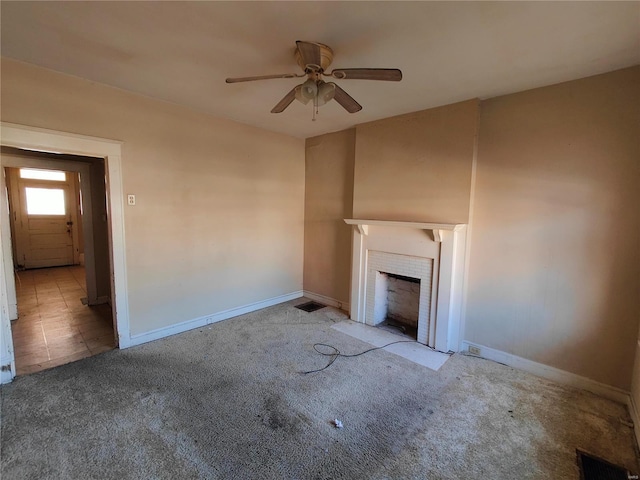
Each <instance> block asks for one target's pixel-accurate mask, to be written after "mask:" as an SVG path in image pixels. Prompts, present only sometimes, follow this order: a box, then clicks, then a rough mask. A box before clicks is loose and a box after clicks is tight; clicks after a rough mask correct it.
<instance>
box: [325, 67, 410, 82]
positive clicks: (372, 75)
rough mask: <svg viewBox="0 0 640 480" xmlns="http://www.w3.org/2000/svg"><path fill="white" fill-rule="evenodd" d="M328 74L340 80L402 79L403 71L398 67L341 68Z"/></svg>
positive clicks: (395, 80) (388, 80)
mask: <svg viewBox="0 0 640 480" xmlns="http://www.w3.org/2000/svg"><path fill="white" fill-rule="evenodd" d="M326 75H328V76H331V77H333V78H337V79H339V80H384V81H387V82H399V81H400V80H402V72H401V71H400V70H398V69H397V68H341V69H338V70H334V71H333V72H331V73H327V74H326Z"/></svg>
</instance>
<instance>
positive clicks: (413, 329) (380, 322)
mask: <svg viewBox="0 0 640 480" xmlns="http://www.w3.org/2000/svg"><path fill="white" fill-rule="evenodd" d="M419 309H420V279H419V278H413V277H407V276H404V275H397V274H394V273H387V272H377V274H376V291H375V308H374V320H375V325H376V326H378V327H381V328H384V329H385V330H389V331H391V332H393V333H399V334H403V335H405V336H407V337H411V338H412V339H414V340H417V338H418V312H419Z"/></svg>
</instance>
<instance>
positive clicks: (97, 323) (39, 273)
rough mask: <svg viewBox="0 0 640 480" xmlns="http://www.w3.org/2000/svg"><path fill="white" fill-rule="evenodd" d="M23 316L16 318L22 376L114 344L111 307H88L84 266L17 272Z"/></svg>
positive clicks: (15, 337)
mask: <svg viewBox="0 0 640 480" xmlns="http://www.w3.org/2000/svg"><path fill="white" fill-rule="evenodd" d="M16 293H17V299H18V320H15V321H13V322H11V331H12V335H13V346H14V350H15V361H16V371H17V374H18V375H24V374H27V373H33V372H38V371H40V370H45V369H47V368H52V367H55V366H58V365H63V364H65V363H69V362H73V361H76V360H79V359H81V358H85V357H89V356H92V355H96V354H98V353H102V352H105V351H107V350H112V349H113V348H115V341H114V332H113V322H112V314H111V307H110V306H109V305H107V304H103V305H97V306H93V307H89V306H87V305H84V304H83V303H82V301H81V299H82V298H84V297H86V296H87V292H86V285H85V271H84V267H82V266H70V267H57V268H43V269H36V270H24V271H21V272H16Z"/></svg>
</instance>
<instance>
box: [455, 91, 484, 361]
mask: <svg viewBox="0 0 640 480" xmlns="http://www.w3.org/2000/svg"><path fill="white" fill-rule="evenodd" d="M481 108H482V105H481V104H480V102H478V110H477V113H476V131H475V134H474V139H473V159H472V160H471V185H470V188H469V223H468V224H467V234H466V238H465V247H464V271H463V273H462V304H461V305H460V331H459V332H458V343H459V345H458V350H463V348H462V340H463V339H464V336H465V335H466V329H467V305H468V300H469V274H470V272H471V235H472V232H473V225H474V223H473V219H474V213H475V205H476V179H477V177H478V147H479V142H480V115H481V113H482V112H481V110H480V109H481Z"/></svg>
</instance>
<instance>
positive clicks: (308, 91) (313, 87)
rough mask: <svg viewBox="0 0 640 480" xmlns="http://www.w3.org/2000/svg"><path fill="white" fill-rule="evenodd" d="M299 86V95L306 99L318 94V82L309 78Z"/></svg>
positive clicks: (311, 98)
mask: <svg viewBox="0 0 640 480" xmlns="http://www.w3.org/2000/svg"><path fill="white" fill-rule="evenodd" d="M300 87H301V88H300V93H301V95H302V96H303V97H304V98H306V99H307V100H313V99H314V98H316V96H317V95H318V84H317V83H316V81H315V80H313V79H311V78H310V79H309V80H307V81H306V82H304V83H303V84H302V85H300Z"/></svg>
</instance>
